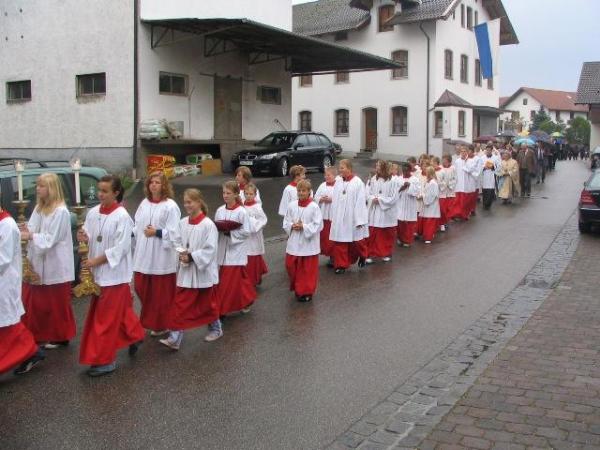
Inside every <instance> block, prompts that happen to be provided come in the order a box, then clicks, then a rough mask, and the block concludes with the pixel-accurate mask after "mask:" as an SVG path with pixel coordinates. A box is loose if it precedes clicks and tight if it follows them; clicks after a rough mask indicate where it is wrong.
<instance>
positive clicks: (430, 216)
mask: <svg viewBox="0 0 600 450" xmlns="http://www.w3.org/2000/svg"><path fill="white" fill-rule="evenodd" d="M425 176H426V177H427V178H426V182H425V186H424V187H423V214H422V216H423V240H424V241H425V243H426V244H431V242H432V241H433V238H434V237H435V232H436V231H437V229H438V225H439V221H440V190H439V186H438V183H437V176H436V173H435V168H433V166H429V167H427V168H426V169H425Z"/></svg>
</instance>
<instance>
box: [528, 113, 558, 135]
mask: <svg viewBox="0 0 600 450" xmlns="http://www.w3.org/2000/svg"><path fill="white" fill-rule="evenodd" d="M548 122H550V123H552V124H553V123H554V122H552V119H551V118H550V116H549V115H548V113H547V112H546V111H545V110H543V109H540V110H539V111H538V112H536V113H534V114H533V118H532V120H531V125H529V131H535V130H539V129H540V125H541V124H544V126H545V127H548V124H547V123H548ZM543 131H546V130H543ZM553 132H554V130H552V131H551V132H550V133H553ZM546 133H547V131H546Z"/></svg>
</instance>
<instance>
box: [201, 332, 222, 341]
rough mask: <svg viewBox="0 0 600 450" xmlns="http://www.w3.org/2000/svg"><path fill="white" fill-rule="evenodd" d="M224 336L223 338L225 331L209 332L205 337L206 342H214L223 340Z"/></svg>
mask: <svg viewBox="0 0 600 450" xmlns="http://www.w3.org/2000/svg"><path fill="white" fill-rule="evenodd" d="M222 336H223V331H218V330H212V331H209V332H208V334H207V335H206V336H204V341H205V342H214V341H216V340H217V339H219V338H221V337H222Z"/></svg>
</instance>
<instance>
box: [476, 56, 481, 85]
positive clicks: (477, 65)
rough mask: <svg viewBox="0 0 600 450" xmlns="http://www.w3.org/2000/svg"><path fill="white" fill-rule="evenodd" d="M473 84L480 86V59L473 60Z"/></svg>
mask: <svg viewBox="0 0 600 450" xmlns="http://www.w3.org/2000/svg"><path fill="white" fill-rule="evenodd" d="M475 86H481V61H479V60H478V59H476V60H475Z"/></svg>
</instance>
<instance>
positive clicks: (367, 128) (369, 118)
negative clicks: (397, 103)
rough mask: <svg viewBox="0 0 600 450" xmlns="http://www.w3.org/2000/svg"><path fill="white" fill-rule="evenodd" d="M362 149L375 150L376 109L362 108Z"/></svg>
mask: <svg viewBox="0 0 600 450" xmlns="http://www.w3.org/2000/svg"><path fill="white" fill-rule="evenodd" d="M363 124H364V125H363V136H364V141H363V149H364V150H365V151H368V152H374V151H375V150H377V109H376V108H365V109H364V110H363Z"/></svg>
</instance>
